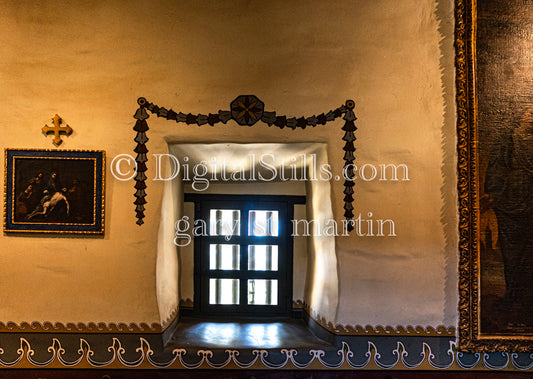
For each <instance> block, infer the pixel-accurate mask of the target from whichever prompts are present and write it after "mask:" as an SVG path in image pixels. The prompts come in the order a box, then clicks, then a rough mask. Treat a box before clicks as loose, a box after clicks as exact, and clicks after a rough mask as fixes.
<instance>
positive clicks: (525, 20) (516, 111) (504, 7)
mask: <svg viewBox="0 0 533 379" xmlns="http://www.w3.org/2000/svg"><path fill="white" fill-rule="evenodd" d="M477 22H478V23H477V38H476V45H477V46H476V51H477V69H476V75H477V76H476V81H477V83H476V84H477V91H478V92H477V99H478V140H479V150H478V154H479V165H478V174H479V208H480V209H479V224H478V226H479V249H480V251H479V267H480V276H481V280H480V292H479V300H480V315H479V320H480V335H481V336H483V335H491V336H494V335H501V336H533V2H532V1H530V0H483V1H478V2H477Z"/></svg>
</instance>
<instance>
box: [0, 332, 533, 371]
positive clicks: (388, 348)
mask: <svg viewBox="0 0 533 379" xmlns="http://www.w3.org/2000/svg"><path fill="white" fill-rule="evenodd" d="M2 337H3V338H2V341H1V342H0V368H75V369H86V368H96V369H99V368H106V369H187V370H193V369H235V368H238V369H254V370H255V369H290V370H294V369H301V370H309V369H313V370H317V369H318V370H324V369H327V370H391V369H394V370H439V371H440V370H512V371H531V369H532V368H533V355H532V354H528V353H475V354H470V353H463V352H457V351H456V344H455V340H454V339H452V338H445V337H427V338H420V337H404V338H401V337H397V338H395V337H374V338H368V337H348V338H346V337H342V338H341V339H340V340H339V342H338V343H336V346H335V347H334V348H332V349H331V350H312V349H310V350H302V349H299V350H296V349H290V348H281V349H273V350H264V349H232V348H231V347H228V348H227V349H213V350H209V349H190V348H180V347H176V348H172V349H168V348H167V349H165V348H164V347H163V345H162V343H161V339H160V338H158V336H157V335H153V334H152V335H148V334H143V335H138V334H135V335H119V336H117V335H115V336H113V335H69V334H67V335H61V334H58V335H55V336H54V335H45V334H31V335H20V334H7V335H3V336H2ZM184 345H186V343H184Z"/></svg>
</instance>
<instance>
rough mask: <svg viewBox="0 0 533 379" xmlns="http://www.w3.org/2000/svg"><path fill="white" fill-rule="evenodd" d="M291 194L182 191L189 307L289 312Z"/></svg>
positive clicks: (301, 199) (203, 311) (252, 313)
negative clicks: (190, 265)
mask: <svg viewBox="0 0 533 379" xmlns="http://www.w3.org/2000/svg"><path fill="white" fill-rule="evenodd" d="M296 200H297V201H298V203H302V202H305V197H296V196H244V195H193V194H190V195H187V194H186V195H185V201H194V203H195V224H196V225H204V230H203V233H201V235H198V234H199V233H197V235H196V236H195V239H194V243H195V246H194V250H195V296H194V297H195V300H194V303H195V308H196V310H197V311H198V312H199V313H201V314H209V315H217V314H218V315H220V314H224V315H227V314H235V315H244V316H246V315H249V316H267V315H289V313H290V310H291V307H292V236H291V234H292V223H291V220H292V218H293V214H294V212H293V208H294V204H295V202H296Z"/></svg>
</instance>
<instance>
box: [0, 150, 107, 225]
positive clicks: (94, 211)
mask: <svg viewBox="0 0 533 379" xmlns="http://www.w3.org/2000/svg"><path fill="white" fill-rule="evenodd" d="M5 160H6V162H5V167H6V172H5V179H6V180H5V197H4V209H5V212H4V231H6V232H44V233H97V234H102V233H103V232H104V182H105V152H103V151H93V150H32V149H6V150H5Z"/></svg>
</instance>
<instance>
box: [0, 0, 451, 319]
mask: <svg viewBox="0 0 533 379" xmlns="http://www.w3.org/2000/svg"><path fill="white" fill-rule="evenodd" d="M0 6H1V8H2V12H0V13H1V14H0V46H2V54H0V88H1V93H2V100H3V101H2V103H3V104H2V105H3V107H2V109H3V112H2V113H3V116H2V120H1V121H0V125H1V126H2V129H1V130H2V132H3V134H2V139H1V140H0V145H1V146H0V147H2V148H6V147H11V148H23V147H25V148H54V146H53V145H52V142H51V137H47V138H45V137H44V136H43V135H42V134H41V132H40V128H41V127H42V126H43V125H44V124H45V123H49V122H50V118H51V117H52V116H53V115H54V114H56V113H57V114H59V115H60V116H61V117H63V118H64V120H65V121H66V122H67V123H68V124H69V125H70V126H71V127H72V128H73V129H74V133H73V134H72V135H71V136H70V137H68V138H64V142H63V144H62V145H61V149H103V150H106V152H107V156H108V162H109V161H111V159H112V158H113V157H115V156H116V155H118V154H122V153H131V151H132V148H133V146H134V143H133V137H134V133H133V131H132V127H133V125H134V120H133V118H132V115H133V113H134V112H135V109H136V99H137V98H138V97H139V96H145V97H146V98H147V99H148V100H150V101H152V102H155V103H156V104H158V105H160V106H165V107H167V108H168V107H172V108H173V109H174V110H176V111H183V112H184V113H189V112H191V113H193V114H196V113H208V112H216V111H217V110H218V109H228V107H229V102H230V101H231V100H233V99H234V98H235V97H236V96H237V95H239V94H255V95H257V96H258V97H259V98H260V99H262V100H263V101H264V102H265V104H266V108H267V110H273V111H276V112H277V113H278V114H287V115H289V116H297V117H300V116H304V115H305V116H310V115H312V114H316V113H321V112H327V111H329V110H330V109H334V108H336V107H338V106H340V105H341V104H343V103H344V101H345V100H346V99H349V98H352V99H354V100H355V101H356V109H355V110H356V115H357V116H358V118H359V119H358V121H357V126H358V127H359V130H358V131H357V133H356V134H357V137H358V140H357V142H356V146H357V163H358V164H359V165H361V164H364V163H368V164H373V165H376V166H377V165H379V164H380V163H395V164H399V163H404V164H406V165H407V166H408V168H409V178H410V181H404V182H402V181H399V182H390V181H387V182H379V181H372V182H365V181H361V180H358V181H357V182H356V188H357V189H356V212H357V213H358V212H361V213H362V216H363V218H365V217H366V215H367V213H368V212H372V213H373V215H374V218H375V219H378V218H381V219H392V220H394V222H395V225H396V234H397V236H396V237H358V236H355V235H353V236H351V237H339V238H337V240H336V243H335V245H336V254H337V259H338V272H339V278H338V279H339V289H338V291H339V303H338V304H339V305H338V307H337V309H335V310H334V311H332V310H330V311H329V312H328V314H332V315H333V316H328V321H331V322H334V323H335V322H340V323H342V324H350V325H354V324H362V325H366V324H371V325H378V324H381V325H408V324H412V325H413V324H414V325H423V326H426V325H432V326H437V325H442V324H444V325H446V326H453V325H454V324H455V315H456V302H457V299H456V298H457V294H456V292H457V291H456V239H457V238H456V215H455V209H456V204H455V161H454V150H455V145H454V144H455V136H454V130H455V128H454V117H455V116H454V105H453V104H454V100H453V96H454V93H453V41H452V39H453V37H452V36H453V4H452V1H451V0H440V1H438V2H437V1H435V0H400V1H392V0H378V1H366V0H354V1H335V2H330V1H319V0H312V1H306V2H287V1H267V2H265V1H251V0H247V1H244V0H241V1H224V2H221V1H202V2H197V1H179V2H176V1H153V2H149V3H148V2H146V1H116V0H115V1H106V2H102V1H79V2H74V3H73V2H67V1H46V2H34V1H6V0H0ZM148 123H149V125H150V128H151V129H150V131H149V134H148V136H149V137H150V141H149V142H148V148H149V150H150V153H165V152H166V151H167V149H168V148H167V146H168V143H169V142H186V143H200V142H201V143H213V142H235V143H250V142H276V143H285V142H322V143H327V144H328V149H327V154H328V160H329V162H330V163H331V164H332V169H333V171H334V172H335V173H339V174H340V170H341V168H342V164H343V163H342V155H343V154H342V151H341V148H342V146H343V143H342V141H341V138H342V135H343V132H342V131H341V130H340V128H341V126H342V120H339V121H338V122H335V123H330V124H328V125H327V126H317V127H316V128H308V129H306V130H296V131H293V130H290V129H283V130H279V129H277V128H275V127H271V128H269V127H268V126H266V125H263V124H258V125H256V126H254V127H252V128H249V127H247V126H237V125H236V124H235V123H233V122H229V123H228V125H217V126H216V127H214V128H211V127H210V126H203V127H201V128H198V127H197V126H184V125H176V124H174V123H172V122H169V121H164V120H161V119H159V120H158V119H157V118H156V117H151V118H150V119H149V120H148ZM153 164H154V160H153V159H151V160H150V161H149V162H148V168H149V172H148V173H149V177H151V176H150V175H153V173H154V166H153ZM331 184H332V186H331V188H332V208H333V214H334V216H335V217H336V219H337V220H339V221H340V220H341V219H342V206H343V203H342V197H341V194H342V189H343V188H342V183H341V182H336V181H332V183H331ZM164 185H165V184H164V183H161V182H152V181H151V180H149V181H148V197H147V200H148V204H147V212H146V216H147V217H146V224H145V225H143V226H142V227H139V226H137V225H136V224H135V220H134V215H135V214H134V211H133V204H132V202H133V200H134V198H133V192H134V191H133V188H132V187H133V185H132V182H121V181H117V180H116V179H114V178H113V177H112V176H111V175H110V173H109V170H108V171H107V185H106V233H105V236H104V237H72V236H51V235H49V236H43V235H32V236H28V235H6V234H3V235H2V236H1V239H0V267H2V275H0V297H1V306H0V321H2V322H7V321H14V322H17V323H20V322H22V321H39V322H44V321H52V322H57V321H59V322H63V323H66V322H90V321H92V322H127V323H141V322H147V323H152V322H162V321H163V320H165V319H166V317H167V316H168V314H169V312H171V309H172V308H173V306H175V304H177V301H178V299H176V298H175V296H177V293H178V292H179V289H178V288H177V287H176V283H177V280H178V279H177V278H176V281H175V282H173V281H172V280H171V279H170V278H171V276H172V275H173V273H176V275H177V270H178V269H177V265H178V262H177V260H176V258H175V257H174V258H173V257H172V247H171V246H168V245H165V246H160V245H159V244H158V236H160V234H161V233H167V232H168V230H166V229H165V228H162V227H161V225H160V224H161V220H165V218H166V215H165V214H163V215H161V209H162V204H163V205H164V208H166V207H167V206H168V207H177V205H176V204H175V203H174V202H173V201H172V199H168V198H165V199H163V198H162V194H163V192H164V191H163V188H164ZM175 209H177V208H175ZM176 212H179V209H177V210H176ZM158 250H159V251H164V254H163V255H160V256H158ZM158 259H159V260H160V261H159V262H160V263H161V262H164V263H165V264H168V265H169V266H168V267H167V268H164V267H163V268H160V267H159V268H158V269H157V270H156V263H157V261H158ZM163 266H164V265H163ZM182 275H183V273H182ZM162 293H163V294H164V295H162ZM158 294H159V301H158ZM162 299H164V300H162ZM326 300H327V299H326ZM330 312H331V313H330Z"/></svg>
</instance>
